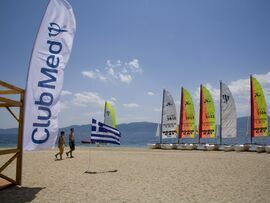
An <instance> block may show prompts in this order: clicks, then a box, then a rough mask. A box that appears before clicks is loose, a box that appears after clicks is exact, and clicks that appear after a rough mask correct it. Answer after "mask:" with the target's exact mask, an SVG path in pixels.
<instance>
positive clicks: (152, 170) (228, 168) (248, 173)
mask: <svg viewBox="0 0 270 203" xmlns="http://www.w3.org/2000/svg"><path fill="white" fill-rule="evenodd" d="M55 153H56V150H48V151H38V152H26V153H24V159H23V183H22V186H21V187H11V188H8V189H5V190H2V191H0V200H1V202H31V201H32V202H268V201H269V200H270V193H269V191H270V174H269V168H270V156H269V154H265V153H264V154H258V153H250V152H246V153H236V152H229V153H225V152H202V151H162V150H148V149H128V148H91V152H90V171H92V172H96V173H95V174H87V173H85V171H87V170H88V166H89V150H88V149H86V148H78V149H76V151H75V152H74V156H75V158H73V159H70V158H66V157H65V156H64V160H62V161H55V159H54V154H55ZM4 158H5V156H4ZM3 161H4V160H3V159H2V157H1V160H0V163H2V162H3ZM13 170H14V165H13V166H11V167H9V168H8V169H6V170H5V173H4V174H9V175H12V174H13V173H14V171H13ZM114 170H117V172H109V171H114Z"/></svg>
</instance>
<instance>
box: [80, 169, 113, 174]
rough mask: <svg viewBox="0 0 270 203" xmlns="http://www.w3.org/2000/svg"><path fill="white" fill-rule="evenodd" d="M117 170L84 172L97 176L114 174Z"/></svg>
mask: <svg viewBox="0 0 270 203" xmlns="http://www.w3.org/2000/svg"><path fill="white" fill-rule="evenodd" d="M117 171H118V170H110V171H85V172H84V173H86V174H99V173H116V172H117Z"/></svg>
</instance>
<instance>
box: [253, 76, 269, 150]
mask: <svg viewBox="0 0 270 203" xmlns="http://www.w3.org/2000/svg"><path fill="white" fill-rule="evenodd" d="M250 98H251V135H250V143H251V144H252V138H254V137H267V136H268V115H267V104H266V100H265V96H264V93H263V89H262V87H261V85H260V83H259V82H258V81H257V79H256V78H255V77H253V76H250ZM266 148H267V150H268V148H269V147H266ZM256 151H258V152H263V151H265V146H257V147H256Z"/></svg>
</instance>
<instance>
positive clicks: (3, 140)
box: [0, 117, 270, 146]
mask: <svg viewBox="0 0 270 203" xmlns="http://www.w3.org/2000/svg"><path fill="white" fill-rule="evenodd" d="M247 119H248V118H247V117H241V118H238V119H237V138H235V139H223V143H228V144H229V143H232V142H233V143H248V142H249V141H250V122H248V125H249V134H248V136H246V128H247ZM269 120H270V119H269ZM70 128H74V129H75V136H76V144H77V145H80V144H81V141H82V140H89V139H90V130H91V125H72V126H68V127H65V128H61V129H60V131H62V130H63V131H65V132H66V134H67V135H68V133H69V129H70ZM117 128H118V129H119V130H120V132H121V134H122V137H121V145H123V146H127V145H128V146H146V145H147V144H148V143H155V142H156V141H158V139H159V138H158V137H155V134H156V128H157V124H156V123H150V122H136V123H128V124H119V125H118V126H117ZM217 128H219V126H217ZM269 129H270V126H269ZM217 135H218V136H219V129H218V133H217ZM66 139H67V136H66ZM164 141H165V142H175V141H176V139H167V140H164ZM201 141H202V142H207V143H216V142H219V137H217V138H216V139H203V140H201ZM253 141H254V142H255V143H267V142H268V143H269V138H254V140H253ZM16 142H17V128H10V129H0V146H6V145H15V144H16ZM182 142H185V143H186V142H187V143H188V142H193V143H197V139H196V138H195V139H183V140H182Z"/></svg>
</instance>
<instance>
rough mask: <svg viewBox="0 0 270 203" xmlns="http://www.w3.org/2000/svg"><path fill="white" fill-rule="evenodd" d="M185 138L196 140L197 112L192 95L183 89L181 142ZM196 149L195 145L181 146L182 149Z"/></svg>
mask: <svg viewBox="0 0 270 203" xmlns="http://www.w3.org/2000/svg"><path fill="white" fill-rule="evenodd" d="M183 138H190V139H194V138H195V110H194V103H193V100H192V97H191V95H190V93H189V92H188V91H187V90H186V89H185V88H183V87H182V88H181V106H180V124H179V140H178V143H180V141H181V139H183ZM181 148H183V149H196V145H195V144H185V145H181V146H180V149H181Z"/></svg>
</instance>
